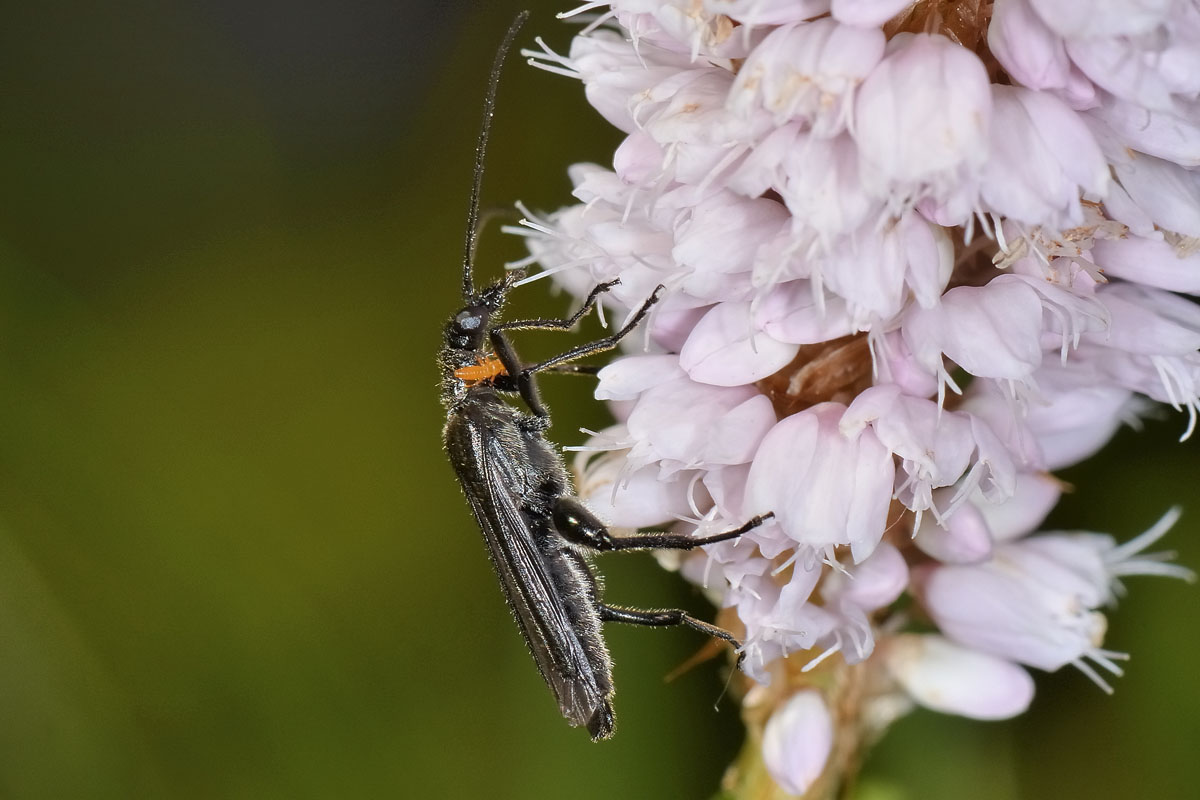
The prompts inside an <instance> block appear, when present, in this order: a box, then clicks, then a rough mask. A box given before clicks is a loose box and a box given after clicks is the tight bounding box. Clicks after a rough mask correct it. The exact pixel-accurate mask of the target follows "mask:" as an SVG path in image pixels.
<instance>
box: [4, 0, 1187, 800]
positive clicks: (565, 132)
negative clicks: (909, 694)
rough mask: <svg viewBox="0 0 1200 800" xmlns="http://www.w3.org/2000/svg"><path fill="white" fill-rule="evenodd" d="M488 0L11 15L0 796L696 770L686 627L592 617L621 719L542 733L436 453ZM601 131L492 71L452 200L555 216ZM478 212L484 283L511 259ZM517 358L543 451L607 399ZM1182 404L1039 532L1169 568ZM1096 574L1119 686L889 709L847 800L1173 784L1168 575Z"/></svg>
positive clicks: (699, 760) (242, 791)
mask: <svg viewBox="0 0 1200 800" xmlns="http://www.w3.org/2000/svg"><path fill="white" fill-rule="evenodd" d="M97 5H100V6H102V8H99V9H98V8H96V7H95V6H97ZM526 5H530V6H532V7H534V9H535V13H534V17H533V19H532V20H531V22H530V24H529V25H528V27H527V29H526V31H525V33H524V34H523V37H522V40H523V42H524V43H526V44H528V43H529V42H530V41H531V40H532V37H533V35H534V34H543V35H545V36H546V37H547V38H548V39H549V40H550V42H551V44H552V45H555V46H557V47H559V48H565V46H566V43H567V41H568V40H569V35H570V30H571V29H570V28H569V27H568V26H565V25H563V24H562V23H559V22H557V21H555V20H554V18H553V14H552V12H553V11H556V10H562V8H563V7H564V6H563V4H561V3H545V2H538V3H529V4H526ZM566 5H571V4H570V3H567V4H566ZM519 7H520V6H516V5H510V4H508V3H499V4H489V5H483V4H480V5H478V6H473V5H472V4H468V3H465V2H458V3H437V4H434V3H422V4H412V3H404V2H399V3H397V2H379V1H378V0H370V1H364V2H343V3H333V2H329V3H314V2H301V3H295V2H292V3H285V2H281V1H280V0H272V1H271V2H251V3H239V2H233V0H210V2H206V3H183V2H148V1H147V2H142V3H137V2H118V3H109V4H88V3H82V2H38V3H28V4H17V3H6V4H5V8H4V14H3V16H2V19H3V22H2V24H0V182H2V185H3V201H2V202H3V209H2V211H0V796H3V797H10V798H76V797H78V798H132V797H139V798H140V797H164V798H274V797H279V798H360V797H361V798H375V797H414V798H415V797H422V798H423V797H429V798H443V797H445V798H459V797H489V798H549V797H561V796H569V797H572V798H608V797H615V796H626V797H638V798H641V797H646V798H692V797H704V796H706V795H708V794H710V793H711V792H712V791H713V790H714V789H715V788H716V785H717V782H718V780H719V777H720V775H721V772H722V770H723V767H724V765H725V764H726V763H727V762H728V761H729V760H730V759H731V758H732V756H733V754H734V753H735V752H736V749H737V747H738V745H739V740H740V733H739V730H738V717H737V712H736V708H735V707H734V706H733V705H732V704H731V702H730V701H729V700H728V699H725V700H724V701H722V702H720V703H717V701H718V697H719V695H720V694H721V689H722V683H721V679H720V677H719V674H718V672H717V670H716V668H715V667H714V666H712V665H710V666H709V667H707V668H700V669H697V670H694V671H692V672H691V673H689V674H687V675H685V676H684V677H682V678H680V679H679V680H677V681H675V682H673V683H670V684H664V683H663V676H664V675H665V674H666V673H667V672H669V671H670V670H671V669H672V668H674V667H675V666H677V665H678V664H679V663H680V662H682V661H683V660H684V659H686V658H687V657H688V656H689V655H691V654H692V653H693V652H694V651H695V649H696V648H697V647H698V645H699V644H700V643H699V642H698V641H697V639H696V637H695V635H693V634H690V633H688V632H686V631H665V632H661V631H660V632H656V631H646V630H628V629H616V630H613V631H612V632H611V635H610V641H611V645H612V649H613V652H614V655H615V658H616V661H617V664H618V667H617V678H618V684H619V686H620V691H619V694H618V701H617V707H618V713H619V717H620V725H619V732H618V735H617V737H616V738H615V739H614V740H612V741H610V742H606V743H604V744H600V745H593V744H591V743H590V742H588V741H587V737H586V735H585V734H584V733H583V732H581V731H579V730H571V729H569V728H568V727H567V726H566V725H565V724H564V723H563V722H562V720H561V719H560V718H559V716H558V714H557V712H556V710H555V708H554V706H553V703H552V701H551V700H550V697H549V695H548V693H547V692H546V690H545V688H544V686H543V685H542V683H541V681H540V679H539V678H538V676H537V673H536V671H535V670H534V668H533V666H532V664H531V663H530V661H529V657H528V656H527V654H526V653H525V650H524V647H523V645H522V644H521V642H520V639H519V637H518V635H517V633H516V631H515V630H514V627H513V625H512V623H511V621H510V620H509V619H508V614H507V611H506V610H505V608H504V604H503V603H502V602H501V600H500V596H499V593H498V591H497V589H496V586H495V581H494V578H493V577H492V575H491V572H490V569H489V567H488V563H487V560H486V558H485V556H484V552H483V548H482V546H481V543H480V541H479V536H478V533H477V532H476V531H475V530H474V528H473V525H472V522H471V520H470V515H469V513H468V511H467V509H466V507H465V503H464V501H463V500H462V498H461V496H460V494H459V491H458V488H457V487H456V485H455V483H454V481H453V478H452V474H451V472H450V469H449V467H448V466H447V465H446V464H445V463H444V458H443V455H442V453H441V451H440V444H439V432H440V428H441V424H442V423H441V420H442V412H441V408H440V406H439V404H438V399H437V394H436V380H437V375H436V370H435V367H434V354H435V352H436V350H437V348H438V344H439V336H440V327H441V324H442V320H443V318H445V317H446V316H448V315H449V313H451V311H452V310H453V309H454V308H455V306H456V303H457V301H458V295H457V285H458V284H457V280H458V274H457V272H456V270H457V268H458V267H457V265H458V261H459V258H460V247H461V233H462V232H461V228H462V223H463V215H464V211H465V204H466V197H467V189H468V186H469V180H470V158H471V148H472V142H473V138H474V136H475V130H476V126H477V122H478V117H479V111H480V102H481V97H482V94H483V88H484V78H485V75H486V72H487V68H488V64H489V63H490V60H491V58H492V54H493V51H494V48H495V45H496V43H497V42H498V40H499V38H500V36H501V34H502V32H503V30H504V28H505V26H506V25H507V24H508V22H509V20H510V19H511V18H512V16H513V14H514V13H515V11H516V10H517V8H519ZM615 141H616V134H615V132H613V131H611V130H610V129H609V128H608V127H607V126H606V125H604V124H602V123H601V122H600V121H599V119H598V117H597V116H596V115H594V114H592V113H591V112H590V111H589V110H588V109H587V107H586V105H585V103H584V101H583V97H582V92H581V91H580V89H579V87H578V85H575V84H573V83H572V82H571V81H568V80H566V79H562V78H557V77H555V76H550V75H546V74H544V73H540V72H536V71H534V70H532V69H529V68H527V67H525V66H524V65H523V64H521V63H520V60H519V59H514V60H513V62H512V63H511V64H510V69H509V70H508V72H507V75H506V79H505V83H504V86H503V87H502V90H501V98H500V110H499V114H498V116H497V123H496V130H495V136H494V143H493V150H492V158H491V161H490V169H489V172H488V176H487V184H486V187H485V201H484V202H485V206H488V207H495V208H501V209H505V208H511V204H512V202H513V201H514V200H517V199H522V200H524V201H526V202H527V203H529V204H530V205H531V206H533V207H535V208H542V209H552V208H555V207H557V206H559V205H562V204H564V203H566V202H567V201H568V199H569V198H568V191H569V186H568V182H567V180H566V177H565V167H566V165H567V164H569V163H572V162H575V161H581V160H596V161H601V162H603V161H605V160H606V156H605V154H606V152H611V148H612V146H613V144H614V143H615ZM497 227H498V226H495V225H493V226H492V227H491V228H490V229H489V230H488V232H487V233H486V235H485V239H484V244H483V248H482V251H481V259H480V263H481V265H483V267H482V268H483V270H484V271H486V272H488V273H489V274H493V275H494V274H496V271H497V270H498V264H499V263H500V262H501V261H503V260H504V259H506V258H512V257H514V256H516V255H519V254H520V253H521V252H522V250H521V247H520V244H519V242H516V241H513V239H512V237H504V236H501V235H500V234H499V233H498V231H497ZM522 295H523V297H522V299H521V300H520V301H519V303H518V305H519V306H520V305H522V304H523V307H524V308H526V309H537V310H539V311H544V310H545V309H547V308H551V307H552V308H556V309H564V308H565V307H566V306H567V301H566V300H565V298H562V297H558V298H551V297H550V296H549V295H548V294H547V290H546V287H545V285H544V284H539V285H537V286H534V287H530V288H529V289H527V290H525V291H524V292H522ZM533 339H534V340H533V341H530V342H528V344H523V347H524V349H525V350H526V351H527V352H530V353H533V354H535V355H536V354H537V353H538V352H545V348H546V347H547V344H546V342H544V341H538V340H537V339H538V337H533ZM559 344H560V343H559V342H551V343H550V344H549V347H550V348H551V349H554V348H556V347H557V346H558V345H559ZM547 383H548V384H549V385H548V386H547V394H548V397H549V400H550V402H551V404H552V405H553V407H554V408H555V411H556V434H555V435H556V437H557V438H559V439H560V440H562V441H566V442H570V441H575V440H577V439H578V438H579V434H577V433H575V432H574V431H576V429H577V428H578V427H580V426H581V425H587V426H591V427H595V426H598V425H602V424H603V414H604V412H603V410H602V409H600V408H599V407H598V406H597V405H595V404H593V403H591V401H589V400H588V395H589V387H588V386H587V385H586V382H575V383H572V382H571V381H570V380H569V379H562V380H561V381H560V382H558V383H552V382H547ZM1182 427H1183V423H1182V420H1181V419H1180V418H1179V417H1178V416H1173V417H1171V418H1170V419H1169V420H1167V421H1166V422H1155V423H1152V424H1150V425H1149V427H1148V431H1147V432H1146V433H1143V434H1140V435H1132V434H1130V433H1129V432H1126V433H1123V434H1122V435H1121V436H1120V437H1119V438H1118V441H1117V442H1116V444H1115V445H1114V446H1113V447H1112V448H1111V449H1110V450H1109V451H1108V453H1107V455H1106V456H1105V457H1104V458H1103V459H1101V460H1096V461H1095V462H1093V463H1090V464H1088V465H1085V466H1083V467H1081V468H1078V469H1075V470H1073V471H1071V472H1070V473H1069V474H1067V475H1066V476H1065V477H1066V478H1067V479H1069V480H1073V481H1076V482H1077V483H1078V486H1079V491H1078V492H1077V493H1076V494H1075V495H1073V496H1070V497H1068V498H1067V499H1066V501H1065V502H1064V503H1063V504H1062V506H1061V508H1060V509H1059V510H1058V511H1057V512H1056V517H1055V521H1056V522H1057V523H1058V524H1061V525H1063V526H1072V527H1092V528H1095V529H1098V530H1112V531H1115V532H1117V533H1118V534H1119V535H1120V536H1122V537H1128V536H1129V535H1132V534H1134V533H1136V532H1138V531H1140V530H1142V529H1144V528H1145V527H1147V526H1148V525H1150V524H1151V523H1152V522H1153V521H1154V520H1155V519H1156V518H1157V517H1158V515H1159V514H1160V513H1161V512H1162V511H1163V510H1164V509H1165V508H1166V507H1167V506H1168V505H1170V504H1171V503H1174V502H1180V501H1182V502H1184V503H1185V505H1186V506H1187V512H1188V513H1186V514H1185V516H1184V518H1183V521H1182V522H1181V523H1180V524H1179V526H1178V527H1177V529H1176V530H1175V532H1173V533H1172V534H1171V536H1170V537H1169V539H1168V545H1169V546H1171V547H1174V548H1176V549H1178V550H1179V551H1180V552H1181V560H1182V561H1184V562H1185V563H1189V564H1191V565H1193V566H1195V565H1198V564H1200V547H1198V546H1197V544H1196V533H1197V530H1198V526H1200V504H1196V503H1195V500H1194V495H1195V487H1196V482H1197V477H1198V476H1200V470H1198V464H1197V462H1198V459H1197V456H1196V454H1197V450H1196V444H1195V442H1192V443H1189V444H1187V445H1183V446H1180V445H1178V444H1176V443H1175V442H1174V437H1175V436H1177V435H1178V433H1179V432H1180V431H1181V430H1182ZM1131 466H1133V467H1134V468H1132V469H1131ZM604 568H605V572H606V573H607V576H608V586H609V589H608V593H609V596H610V597H612V598H615V599H618V600H620V601H623V602H627V603H632V604H641V605H656V604H660V605H679V604H682V605H685V606H688V607H691V608H695V609H703V608H704V605H703V600H702V599H701V598H700V597H699V596H698V595H697V594H696V593H695V592H693V591H692V590H690V589H689V588H688V587H686V586H684V585H683V584H682V583H681V582H680V581H679V580H678V579H677V578H676V577H675V576H672V575H667V574H665V573H661V572H660V571H659V570H658V569H657V568H656V567H655V566H654V565H653V562H652V560H651V559H650V558H649V557H647V556H628V557H624V558H609V559H606V560H605V564H604ZM1131 583H1133V584H1134V585H1133V587H1132V588H1133V591H1132V593H1131V595H1130V597H1129V598H1128V600H1127V601H1126V602H1125V603H1124V604H1123V607H1122V609H1121V610H1120V613H1118V614H1117V615H1116V616H1115V618H1114V621H1113V626H1112V631H1111V635H1110V638H1109V645H1110V646H1111V647H1113V648H1116V649H1128V650H1131V651H1132V652H1133V653H1134V654H1135V659H1134V661H1133V662H1132V663H1131V665H1130V668H1129V674H1128V675H1127V677H1126V678H1124V679H1121V680H1120V681H1119V684H1118V692H1117V694H1116V696H1115V697H1114V698H1112V699H1109V698H1106V697H1105V696H1103V695H1102V694H1101V693H1100V692H1099V691H1097V690H1096V689H1095V688H1094V687H1092V686H1091V684H1089V683H1088V682H1087V680H1086V679H1084V678H1083V677H1081V676H1079V675H1077V674H1074V673H1071V672H1067V673H1064V674H1060V675H1054V676H1049V677H1046V678H1044V679H1041V680H1040V681H1039V689H1040V691H1039V697H1038V699H1037V702H1036V706H1035V710H1034V711H1033V712H1032V713H1031V714H1029V715H1027V716H1026V717H1023V718H1022V719H1020V720H1018V721H1015V722H1011V723H1006V724H980V723H973V722H969V721H964V720H959V719H953V718H947V717H939V716H936V715H932V714H924V713H920V714H916V715H914V716H913V717H911V718H909V719H906V720H905V721H903V722H902V723H900V724H899V725H898V726H897V727H896V728H895V729H894V731H893V734H892V735H891V737H890V738H889V739H887V740H886V742H885V743H884V744H883V745H882V746H881V747H880V748H879V749H878V750H877V751H876V752H875V753H874V755H873V757H872V759H871V761H870V762H869V763H868V765H867V771H866V775H865V777H864V780H863V782H862V785H861V787H860V788H861V796H862V797H870V798H895V799H899V798H913V799H914V800H915V799H916V798H932V799H934V800H936V799H938V798H960V797H966V796H970V797H973V798H982V799H983V800H1010V799H1012V798H1062V797H1084V796H1087V797H1092V798H1110V797H1111V798H1126V797H1155V798H1176V797H1178V798H1183V797H1192V796H1195V794H1194V791H1195V787H1196V785H1198V781H1200V759H1197V758H1196V756H1195V749H1196V746H1197V743H1200V693H1198V691H1197V679H1196V676H1197V671H1196V667H1195V663H1196V658H1197V655H1198V654H1200V648H1198V646H1197V643H1196V639H1197V635H1198V634H1200V623H1198V622H1197V620H1200V614H1198V611H1200V602H1198V596H1197V595H1198V592H1197V590H1196V589H1195V588H1190V589H1189V588H1188V587H1185V586H1184V585H1182V584H1178V583H1173V582H1167V581H1156V580H1148V579H1143V580H1140V581H1139V580H1135V581H1131ZM714 704H717V705H718V706H719V711H715V710H714Z"/></svg>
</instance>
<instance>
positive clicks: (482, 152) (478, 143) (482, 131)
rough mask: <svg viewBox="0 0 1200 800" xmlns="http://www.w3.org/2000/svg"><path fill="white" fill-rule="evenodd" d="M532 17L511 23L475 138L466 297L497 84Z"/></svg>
mask: <svg viewBox="0 0 1200 800" xmlns="http://www.w3.org/2000/svg"><path fill="white" fill-rule="evenodd" d="M527 19H529V12H528V11H522V12H521V13H520V14H517V17H516V19H514V20H513V21H512V24H511V25H509V26H508V33H506V34H504V41H502V42H500V48H499V49H498V50H496V59H495V61H493V62H492V73H491V75H489V76H488V85H487V95H486V97H484V100H483V123H482V125H480V128H479V138H478V139H476V140H475V171H474V174H473V176H472V179H471V205H470V207H469V208H468V209H467V236H466V246H465V248H464V249H465V252H464V253H463V299H464V300H469V299H470V298H471V297H472V296H473V295H474V294H475V286H474V283H473V282H472V280H471V272H472V268H473V267H474V266H475V248H476V245H477V244H478V240H479V194H480V190H481V189H482V187H483V160H484V157H485V156H486V155H487V146H488V136H489V135H490V134H491V132H492V117H493V116H494V115H495V113H496V88H497V87H498V86H499V85H500V71H501V70H502V69H503V67H504V60H505V58H506V57H507V56H508V51H509V50H511V49H512V44H513V40H514V39H516V38H517V32H518V31H520V30H521V26H522V25H524V24H525V20H527Z"/></svg>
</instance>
